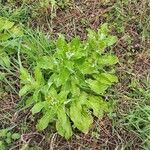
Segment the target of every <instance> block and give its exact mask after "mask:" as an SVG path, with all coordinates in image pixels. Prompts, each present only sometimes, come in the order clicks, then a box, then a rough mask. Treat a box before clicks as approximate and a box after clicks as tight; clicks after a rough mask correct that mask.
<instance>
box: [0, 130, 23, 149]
mask: <svg viewBox="0 0 150 150" xmlns="http://www.w3.org/2000/svg"><path fill="white" fill-rule="evenodd" d="M19 138H20V134H19V133H13V132H12V131H10V129H9V128H6V129H1V130H0V149H2V150H5V149H6V147H7V145H8V144H11V143H12V142H13V141H15V140H18V139H19Z"/></svg>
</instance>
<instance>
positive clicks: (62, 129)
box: [56, 108, 73, 139]
mask: <svg viewBox="0 0 150 150" xmlns="http://www.w3.org/2000/svg"><path fill="white" fill-rule="evenodd" d="M57 117H58V120H57V121H56V129H57V131H58V133H59V134H60V135H61V136H63V137H65V138H66V139H69V138H70V137H71V136H72V134H73V133H72V128H71V124H70V121H69V118H68V116H67V115H66V112H65V109H64V108H59V109H58V110H57Z"/></svg>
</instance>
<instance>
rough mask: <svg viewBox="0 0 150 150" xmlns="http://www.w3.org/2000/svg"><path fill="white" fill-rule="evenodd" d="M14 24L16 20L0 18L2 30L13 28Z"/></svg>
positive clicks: (0, 28)
mask: <svg viewBox="0 0 150 150" xmlns="http://www.w3.org/2000/svg"><path fill="white" fill-rule="evenodd" d="M13 25H14V22H10V21H8V20H7V19H6V18H2V17H1V18H0V30H8V29H10V28H12V27H13Z"/></svg>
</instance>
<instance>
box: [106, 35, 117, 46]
mask: <svg viewBox="0 0 150 150" xmlns="http://www.w3.org/2000/svg"><path fill="white" fill-rule="evenodd" d="M105 42H106V43H107V46H111V45H113V44H115V43H116V42H117V37H116V36H108V37H107V39H106V40H105Z"/></svg>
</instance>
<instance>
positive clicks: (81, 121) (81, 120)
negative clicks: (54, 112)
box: [70, 101, 93, 133]
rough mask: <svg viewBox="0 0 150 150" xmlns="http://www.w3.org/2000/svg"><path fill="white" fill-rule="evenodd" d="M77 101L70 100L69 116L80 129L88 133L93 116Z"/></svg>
mask: <svg viewBox="0 0 150 150" xmlns="http://www.w3.org/2000/svg"><path fill="white" fill-rule="evenodd" d="M79 102H80V101H79ZM79 102H72V104H71V106H70V118H71V120H72V121H73V123H74V125H75V126H76V127H77V128H78V129H79V130H80V131H82V132H83V133H88V131H89V129H90V126H91V124H92V122H93V118H92V116H91V115H90V114H88V113H87V112H86V111H85V110H83V108H82V106H81V104H80V103H79Z"/></svg>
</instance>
